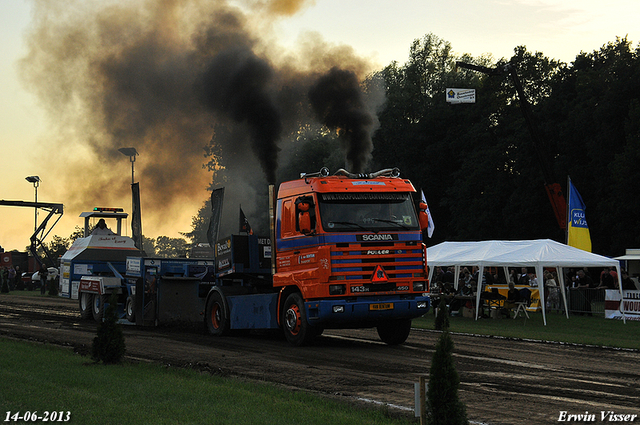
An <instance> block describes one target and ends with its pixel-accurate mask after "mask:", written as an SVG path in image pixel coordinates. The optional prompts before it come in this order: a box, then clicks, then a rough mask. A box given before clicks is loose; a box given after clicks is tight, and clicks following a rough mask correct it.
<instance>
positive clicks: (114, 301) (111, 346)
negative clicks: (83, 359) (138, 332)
mask: <svg viewBox="0 0 640 425" xmlns="http://www.w3.org/2000/svg"><path fill="white" fill-rule="evenodd" d="M117 313H118V296H117V295H116V294H115V293H114V294H111V297H110V298H109V306H108V307H107V309H106V311H105V313H104V321H102V322H100V324H99V325H98V335H97V336H96V337H95V338H94V339H93V344H92V345H91V357H92V358H93V359H94V360H95V361H96V362H99V361H102V362H103V363H104V364H116V363H120V361H121V360H122V357H123V356H124V352H125V349H126V347H125V342H124V334H123V333H122V329H121V327H120V325H119V324H118V314H117Z"/></svg>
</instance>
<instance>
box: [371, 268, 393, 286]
mask: <svg viewBox="0 0 640 425" xmlns="http://www.w3.org/2000/svg"><path fill="white" fill-rule="evenodd" d="M388 281H389V276H387V273H386V272H385V271H384V269H383V268H382V266H381V265H380V264H378V265H377V266H376V268H375V269H374V270H373V275H371V283H382V282H388Z"/></svg>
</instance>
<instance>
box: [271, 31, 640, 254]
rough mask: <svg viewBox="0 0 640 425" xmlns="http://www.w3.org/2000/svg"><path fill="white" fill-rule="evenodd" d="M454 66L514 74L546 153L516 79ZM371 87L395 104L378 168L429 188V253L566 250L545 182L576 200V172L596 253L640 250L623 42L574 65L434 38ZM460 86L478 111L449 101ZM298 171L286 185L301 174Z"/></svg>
mask: <svg viewBox="0 0 640 425" xmlns="http://www.w3.org/2000/svg"><path fill="white" fill-rule="evenodd" d="M456 61H462V62H467V63H473V64H476V65H482V66H485V67H489V68H492V67H497V66H502V65H505V64H507V63H510V64H511V65H512V66H514V67H515V70H516V72H517V74H518V76H519V78H520V80H521V81H522V85H523V89H524V92H525V94H526V96H527V98H528V101H529V102H530V104H531V110H532V116H533V120H534V123H535V125H536V126H537V128H538V129H539V133H540V134H541V138H542V143H540V146H539V147H538V149H536V147H535V146H536V145H534V143H533V141H532V138H531V134H530V133H529V131H528V129H527V126H526V122H525V118H524V116H523V114H522V112H521V111H520V108H519V103H518V102H519V99H518V97H517V94H516V90H515V88H514V87H513V82H512V81H511V79H510V78H509V77H508V76H507V75H503V76H490V75H485V74H482V73H479V72H476V71H472V70H467V69H456V65H455V63H456ZM374 82H375V83H382V84H384V86H385V88H386V96H387V98H386V103H385V106H384V109H383V110H382V111H381V112H380V113H379V115H378V118H379V121H380V127H379V129H378V130H377V131H376V133H375V134H374V136H373V143H374V151H373V164H372V165H371V167H370V168H371V169H372V170H377V169H381V168H387V167H398V168H399V169H400V170H401V172H402V176H403V177H406V178H409V179H410V180H411V181H412V182H413V183H414V185H415V186H416V188H417V190H418V192H419V191H420V190H421V189H422V190H424V193H425V195H426V197H427V201H428V203H429V207H430V210H431V213H432V215H433V220H434V223H435V226H436V230H435V233H434V235H433V238H432V239H430V240H428V242H427V243H428V244H429V245H431V244H436V243H440V242H442V241H473V240H488V239H509V240H515V239H542V238H549V239H553V240H556V241H559V242H563V243H564V242H565V241H566V235H565V232H564V231H563V230H561V229H560V227H559V225H558V224H557V222H556V219H555V215H554V213H553V210H552V207H551V204H550V202H549V200H548V197H547V194H546V191H545V189H544V183H545V181H544V177H543V172H542V167H543V166H544V167H548V169H549V170H550V174H551V176H553V179H554V180H555V181H549V182H546V183H560V184H561V186H562V188H563V191H564V193H565V196H567V191H566V186H567V177H568V176H570V177H571V180H572V182H573V184H574V185H575V187H576V188H577V190H578V191H579V192H580V194H581V195H582V198H583V200H584V202H585V204H586V218H587V222H588V225H589V229H590V233H591V239H592V244H593V252H596V253H599V254H603V255H609V256H615V255H622V254H624V250H625V248H634V247H639V246H640V221H639V220H638V206H639V205H640V202H639V201H640V198H639V196H638V195H639V192H640V184H638V182H639V177H640V168H639V167H638V165H640V162H639V159H640V158H639V156H640V49H639V48H635V49H634V48H632V46H631V42H630V41H629V40H627V39H626V38H617V39H616V40H615V41H613V42H609V43H607V44H605V45H603V46H602V48H600V49H599V50H596V51H593V52H591V53H585V52H581V53H580V54H578V55H577V56H576V59H575V60H574V61H573V62H571V63H570V64H567V63H564V62H560V61H557V60H553V59H550V58H548V57H546V56H544V55H543V53H541V52H529V51H528V50H527V49H526V47H525V46H519V47H516V48H515V49H514V55H513V56H512V57H511V58H508V59H500V60H498V61H493V60H492V59H491V58H490V57H487V56H482V57H477V58H474V57H471V56H469V55H456V54H454V53H453V51H452V48H451V45H450V43H448V42H446V41H444V40H442V39H440V38H438V37H437V36H435V35H433V34H428V35H426V36H424V37H423V38H422V39H416V40H415V41H414V42H413V43H412V45H411V47H410V55H409V59H408V61H407V62H406V63H404V64H398V63H396V62H393V63H391V64H389V65H388V66H386V67H385V68H384V69H382V70H381V71H379V72H377V73H375V74H373V75H371V76H370V77H369V79H368V80H367V81H365V83H364V84H363V87H365V89H366V87H367V85H369V84H373V83H374ZM451 87H453V88H473V89H475V90H476V99H477V100H476V103H474V104H449V103H447V102H446V101H445V89H446V88H451ZM336 146H337V145H336V142H335V140H331V139H330V138H329V137H328V136H327V135H326V134H325V135H322V136H318V137H315V138H314V137H310V138H309V139H308V140H305V141H304V142H303V143H302V144H301V145H300V147H299V148H298V154H297V156H296V166H298V167H299V166H302V167H304V169H307V170H314V169H319V167H320V166H323V165H327V163H331V162H334V163H335V162H336V158H335V154H334V152H335V149H336ZM340 166H342V165H340ZM332 169H335V168H332ZM285 171H289V170H286V169H285ZM293 171H294V170H290V171H289V173H288V175H287V176H286V177H287V178H295V177H296V175H295V174H294V173H293ZM282 177H285V176H282Z"/></svg>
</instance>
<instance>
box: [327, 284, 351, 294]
mask: <svg viewBox="0 0 640 425" xmlns="http://www.w3.org/2000/svg"><path fill="white" fill-rule="evenodd" d="M345 292H347V285H329V295H343V294H344V293H345Z"/></svg>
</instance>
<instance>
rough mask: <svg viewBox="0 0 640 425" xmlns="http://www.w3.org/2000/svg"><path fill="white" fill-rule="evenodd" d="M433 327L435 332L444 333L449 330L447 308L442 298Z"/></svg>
mask: <svg viewBox="0 0 640 425" xmlns="http://www.w3.org/2000/svg"><path fill="white" fill-rule="evenodd" d="M434 327H435V329H436V330H437V331H446V330H447V329H449V308H448V307H447V303H446V302H445V301H444V298H440V304H438V314H436V321H435V324H434Z"/></svg>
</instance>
